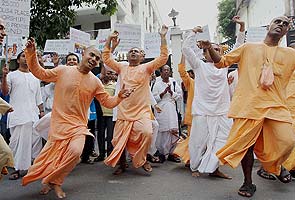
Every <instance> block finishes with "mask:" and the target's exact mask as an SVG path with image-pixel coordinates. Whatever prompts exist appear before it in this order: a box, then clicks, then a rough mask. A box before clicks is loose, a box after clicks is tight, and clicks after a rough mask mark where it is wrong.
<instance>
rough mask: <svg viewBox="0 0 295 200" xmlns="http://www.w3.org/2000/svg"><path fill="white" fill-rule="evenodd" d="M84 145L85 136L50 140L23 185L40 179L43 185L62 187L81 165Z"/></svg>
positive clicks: (30, 169)
mask: <svg viewBox="0 0 295 200" xmlns="http://www.w3.org/2000/svg"><path fill="white" fill-rule="evenodd" d="M84 143H85V135H76V136H73V137H72V138H69V139H64V140H55V141H51V140H50V139H49V140H48V141H47V143H46V145H45V146H44V148H43V149H42V151H41V153H40V154H39V156H38V157H37V158H36V160H35V161H34V164H33V165H32V166H31V167H30V168H29V171H28V174H27V175H26V176H25V177H24V178H23V181H22V185H23V186H25V185H27V184H29V183H31V182H33V181H36V180H38V179H42V183H43V184H49V183H52V184H55V185H62V183H63V182H64V179H65V177H66V176H67V175H68V174H69V173H70V172H71V171H72V170H73V169H74V167H75V166H76V165H77V164H78V163H79V161H80V156H81V154H82V151H83V147H84Z"/></svg>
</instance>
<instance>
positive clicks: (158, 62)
mask: <svg viewBox="0 0 295 200" xmlns="http://www.w3.org/2000/svg"><path fill="white" fill-rule="evenodd" d="M167 32H168V27H167V26H166V25H163V26H162V28H161V30H160V31H159V34H160V37H161V47H160V49H161V52H160V56H159V57H157V58H155V59H154V60H153V61H151V62H149V63H147V64H146V67H147V72H148V73H149V74H151V73H153V72H154V71H155V70H156V69H158V68H160V67H162V66H163V65H165V64H166V62H167V60H168V48H167V40H166V34H167Z"/></svg>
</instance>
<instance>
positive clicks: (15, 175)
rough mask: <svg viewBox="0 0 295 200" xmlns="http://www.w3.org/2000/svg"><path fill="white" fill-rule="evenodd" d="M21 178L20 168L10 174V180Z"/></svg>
mask: <svg viewBox="0 0 295 200" xmlns="http://www.w3.org/2000/svg"><path fill="white" fill-rule="evenodd" d="M19 178H20V174H19V170H16V171H14V172H12V173H11V174H10V176H9V180H17V179H19Z"/></svg>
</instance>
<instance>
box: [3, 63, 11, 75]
mask: <svg viewBox="0 0 295 200" xmlns="http://www.w3.org/2000/svg"><path fill="white" fill-rule="evenodd" d="M8 72H9V69H8V67H7V65H6V64H4V66H3V67H2V74H3V76H7V74H8Z"/></svg>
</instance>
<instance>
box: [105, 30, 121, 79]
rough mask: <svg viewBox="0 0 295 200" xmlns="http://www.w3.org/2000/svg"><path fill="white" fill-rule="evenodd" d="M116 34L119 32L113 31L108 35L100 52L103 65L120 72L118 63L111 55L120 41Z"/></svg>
mask: <svg viewBox="0 0 295 200" xmlns="http://www.w3.org/2000/svg"><path fill="white" fill-rule="evenodd" d="M118 35H119V33H118V32H116V31H115V32H114V33H112V34H111V35H110V36H109V37H108V39H107V41H106V44H105V47H104V50H103V52H102V61H103V62H104V64H105V65H107V66H108V67H110V68H111V69H113V70H114V71H115V72H116V73H118V74H120V63H118V62H117V61H115V60H114V59H113V57H112V52H113V51H114V50H115V48H116V47H117V45H118V44H119V42H120V39H119V38H118ZM111 43H113V47H111Z"/></svg>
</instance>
